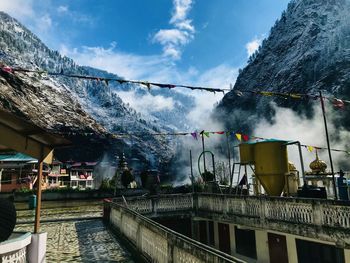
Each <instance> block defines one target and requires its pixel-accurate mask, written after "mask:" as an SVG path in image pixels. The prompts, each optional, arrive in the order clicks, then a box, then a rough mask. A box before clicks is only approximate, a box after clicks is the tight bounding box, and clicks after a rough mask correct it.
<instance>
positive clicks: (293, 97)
mask: <svg viewBox="0 0 350 263" xmlns="http://www.w3.org/2000/svg"><path fill="white" fill-rule="evenodd" d="M289 97H291V98H292V99H301V95H300V94H294V93H291V94H289Z"/></svg>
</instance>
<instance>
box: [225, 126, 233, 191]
mask: <svg viewBox="0 0 350 263" xmlns="http://www.w3.org/2000/svg"><path fill="white" fill-rule="evenodd" d="M226 144H227V155H228V169H229V171H230V180H232V178H231V172H232V171H231V149H230V141H229V136H228V133H226ZM230 185H231V186H232V181H231V182H230Z"/></svg>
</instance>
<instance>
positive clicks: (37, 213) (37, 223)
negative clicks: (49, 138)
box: [34, 146, 44, 234]
mask: <svg viewBox="0 0 350 263" xmlns="http://www.w3.org/2000/svg"><path fill="white" fill-rule="evenodd" d="M43 155H44V148H43V146H42V147H41V158H40V160H38V162H39V167H38V179H37V180H36V181H37V183H38V186H37V192H36V209H35V224H34V233H35V234H36V233H38V232H39V228H40V210H41V180H42V178H43V161H44V156H43Z"/></svg>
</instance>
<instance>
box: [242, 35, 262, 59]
mask: <svg viewBox="0 0 350 263" xmlns="http://www.w3.org/2000/svg"><path fill="white" fill-rule="evenodd" d="M262 40H263V38H257V37H255V38H254V39H253V40H252V41H250V42H248V43H247V44H246V45H245V48H246V50H247V54H248V57H250V56H251V55H253V54H254V52H255V51H256V50H257V49H258V48H259V46H260V45H261V42H262Z"/></svg>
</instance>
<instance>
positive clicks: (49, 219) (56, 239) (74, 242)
mask: <svg viewBox="0 0 350 263" xmlns="http://www.w3.org/2000/svg"><path fill="white" fill-rule="evenodd" d="M43 204H44V205H43V206H44V209H42V219H43V221H44V223H41V227H40V231H42V232H47V250H46V251H47V253H46V262H121V263H129V262H130V263H131V262H135V261H134V260H133V259H132V257H131V254H130V253H129V252H128V251H127V250H126V249H125V247H123V246H122V245H121V243H120V241H119V240H118V239H117V238H116V236H115V235H114V233H112V232H111V231H110V230H108V229H107V228H106V227H105V225H104V224H103V222H102V219H101V214H102V202H101V201H99V202H91V201H83V202H76V203H75V201H71V202H70V204H69V205H67V204H66V203H60V202H56V206H59V207H56V208H54V206H55V205H54V204H53V203H50V204H48V203H45V202H43ZM67 206H68V207H67ZM17 207H19V208H20V209H21V210H19V211H18V212H17V216H18V218H17V221H18V222H22V223H19V224H18V223H17V225H16V228H15V231H28V232H31V231H33V226H34V224H33V223H32V222H33V220H34V210H27V209H25V208H26V205H25V204H20V205H17Z"/></svg>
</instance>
